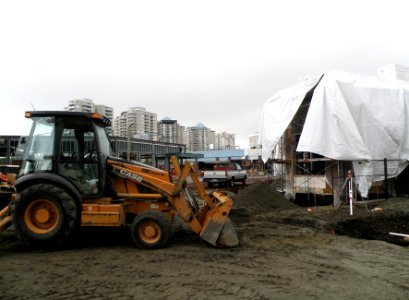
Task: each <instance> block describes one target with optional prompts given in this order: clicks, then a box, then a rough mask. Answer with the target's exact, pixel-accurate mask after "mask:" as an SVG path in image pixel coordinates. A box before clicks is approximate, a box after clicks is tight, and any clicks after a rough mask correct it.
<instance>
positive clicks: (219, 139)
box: [215, 131, 236, 150]
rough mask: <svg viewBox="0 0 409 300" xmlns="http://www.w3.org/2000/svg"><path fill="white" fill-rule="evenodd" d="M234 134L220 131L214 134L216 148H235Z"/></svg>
mask: <svg viewBox="0 0 409 300" xmlns="http://www.w3.org/2000/svg"><path fill="white" fill-rule="evenodd" d="M235 142H236V136H235V134H232V133H227V132H224V131H223V132H221V133H217V134H216V145H215V149H217V150H229V149H232V148H235Z"/></svg>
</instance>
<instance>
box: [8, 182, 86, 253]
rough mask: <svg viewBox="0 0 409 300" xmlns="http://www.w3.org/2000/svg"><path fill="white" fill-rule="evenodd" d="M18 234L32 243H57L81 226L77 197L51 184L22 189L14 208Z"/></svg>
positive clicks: (37, 244)
mask: <svg viewBox="0 0 409 300" xmlns="http://www.w3.org/2000/svg"><path fill="white" fill-rule="evenodd" d="M11 217H12V223H13V225H14V229H15V231H16V234H17V236H18V237H19V238H20V239H21V240H23V241H24V242H25V243H27V244H29V245H32V246H51V245H57V244H60V243H61V242H63V241H64V240H66V239H67V238H68V237H70V236H71V235H72V233H73V232H74V231H75V229H76V228H77V227H78V223H79V216H78V209H77V206H76V204H75V201H74V199H73V198H72V197H71V196H70V195H69V194H68V193H67V192H66V191H65V190H63V189H61V188H59V187H57V186H54V185H51V184H36V185H33V186H31V187H29V188H26V189H25V190H23V191H22V192H21V193H20V194H19V195H18V197H17V200H16V202H15V203H14V205H13V208H12V213H11Z"/></svg>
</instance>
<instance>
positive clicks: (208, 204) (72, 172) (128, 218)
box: [0, 111, 239, 249]
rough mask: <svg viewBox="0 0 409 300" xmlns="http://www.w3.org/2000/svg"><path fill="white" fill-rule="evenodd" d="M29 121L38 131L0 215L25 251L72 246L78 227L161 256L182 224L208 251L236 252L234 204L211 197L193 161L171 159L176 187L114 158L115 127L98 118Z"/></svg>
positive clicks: (37, 115)
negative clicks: (125, 234)
mask: <svg viewBox="0 0 409 300" xmlns="http://www.w3.org/2000/svg"><path fill="white" fill-rule="evenodd" d="M25 117H26V118H29V119H31V120H32V121H33V124H32V128H31V132H30V134H29V135H28V136H27V137H26V138H24V139H22V140H21V142H22V143H24V144H25V145H24V147H22V148H23V149H24V153H23V156H22V161H21V166H20V169H19V172H18V174H17V178H16V180H15V182H14V185H13V187H14V188H15V193H13V194H12V195H10V200H11V201H10V203H9V205H7V206H6V207H4V208H3V209H2V210H1V211H0V229H5V228H7V227H8V226H10V225H13V227H14V231H15V233H16V235H17V236H18V238H19V239H21V240H22V241H23V242H25V243H26V244H27V245H30V246H34V247H49V246H51V247H53V246H55V245H63V244H65V243H69V241H70V239H71V238H72V237H73V236H74V235H75V233H76V232H77V231H78V230H79V228H80V227H116V228H126V229H128V230H129V231H130V234H131V236H132V239H133V241H134V243H135V245H136V246H137V247H140V248H145V249H157V248H163V247H165V246H166V245H167V243H168V241H169V240H170V238H171V236H172V232H173V230H174V228H176V227H175V224H178V222H183V223H184V224H185V225H186V227H187V228H190V230H191V231H192V232H194V233H196V234H197V235H198V236H199V237H200V238H201V239H202V240H204V241H206V242H207V243H209V244H210V245H213V246H221V247H235V246H237V245H238V244H239V240H238V237H237V234H236V232H235V230H234V228H233V226H232V223H231V221H230V218H229V213H230V210H231V208H232V206H233V201H232V199H231V198H229V197H228V196H227V195H225V194H223V193H222V192H212V193H208V192H207V191H206V190H205V189H204V187H203V185H202V183H201V182H200V180H199V178H198V177H197V176H196V174H195V172H194V170H193V168H192V166H191V165H190V163H189V162H188V161H185V162H184V164H183V165H182V166H180V165H179V163H178V161H177V159H176V157H172V159H171V163H172V165H173V168H174V169H175V170H176V174H177V178H176V179H175V181H173V180H172V179H171V178H170V176H169V173H168V172H167V171H166V170H160V169H158V168H155V167H153V166H150V165H146V164H143V163H140V162H134V161H126V160H124V159H121V158H118V157H114V156H113V155H112V152H111V147H110V142H109V139H108V135H107V133H106V131H105V127H107V126H110V124H111V122H110V120H109V119H107V118H105V117H104V116H102V115H100V114H97V113H82V112H67V111H31V112H26V114H25ZM187 181H189V184H187ZM192 182H193V185H192V184H191V183H192ZM179 224H180V223H179Z"/></svg>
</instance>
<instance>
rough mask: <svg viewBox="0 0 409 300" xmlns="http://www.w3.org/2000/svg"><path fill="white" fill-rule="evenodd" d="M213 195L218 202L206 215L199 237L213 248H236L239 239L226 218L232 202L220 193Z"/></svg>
mask: <svg viewBox="0 0 409 300" xmlns="http://www.w3.org/2000/svg"><path fill="white" fill-rule="evenodd" d="M213 195H214V196H215V197H216V198H217V199H218V200H219V201H220V202H219V203H218V204H216V205H215V206H214V207H213V208H212V209H210V210H209V211H208V213H207V214H206V218H205V221H204V224H203V229H202V231H201V233H200V237H201V238H202V239H203V240H205V241H206V242H208V243H209V244H211V245H213V246H221V247H236V246H238V245H239V239H238V237H237V234H236V231H235V230H234V228H233V225H232V223H231V221H230V218H229V217H228V215H229V212H230V210H231V208H232V206H233V201H232V200H231V199H230V198H228V197H227V196H225V195H223V194H222V193H218V192H215V193H213Z"/></svg>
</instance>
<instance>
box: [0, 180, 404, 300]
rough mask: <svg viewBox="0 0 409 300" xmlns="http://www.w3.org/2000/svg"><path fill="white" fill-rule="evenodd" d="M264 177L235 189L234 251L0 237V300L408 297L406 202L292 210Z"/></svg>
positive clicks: (110, 235) (88, 234) (87, 235)
mask: <svg viewBox="0 0 409 300" xmlns="http://www.w3.org/2000/svg"><path fill="white" fill-rule="evenodd" d="M276 189H277V184H275V183H272V181H271V180H268V179H266V178H264V179H263V178H258V179H257V180H253V181H251V180H249V184H248V185H247V186H246V187H240V186H237V187H235V188H234V194H232V197H233V200H234V201H235V204H234V209H233V210H232V212H231V219H232V222H233V225H234V227H235V228H236V231H237V233H238V236H239V239H240V246H239V247H237V248H230V249H219V248H214V247H212V246H209V245H208V244H206V243H205V242H203V241H201V240H200V239H199V238H198V237H197V236H195V235H194V234H191V233H190V232H188V231H187V230H184V229H181V230H179V231H177V232H176V233H175V234H174V236H173V239H172V241H171V243H170V244H169V245H168V246H167V247H166V248H164V249H160V250H141V249H138V248H135V247H134V245H133V243H132V241H131V239H130V237H129V233H128V232H127V231H126V230H124V229H122V230H113V229H106V228H98V229H97V230H96V229H93V230H90V229H87V230H85V229H82V230H81V231H80V232H79V235H78V237H77V238H76V239H75V241H74V242H73V243H72V244H71V245H70V246H66V247H64V248H62V249H54V250H34V249H30V248H28V247H27V246H25V245H24V244H22V243H21V242H20V241H18V240H17V239H16V238H15V236H14V234H13V230H12V228H11V229H9V230H7V231H5V232H2V233H0V266H1V272H0V298H1V299H409V259H408V257H409V247H407V244H406V243H405V242H404V241H403V239H402V238H401V237H393V236H390V235H389V232H399V233H409V199H408V198H404V197H402V198H391V199H388V200H387V201H379V202H372V203H371V204H369V205H354V207H353V208H354V215H353V216H350V214H349V206H348V205H347V204H344V205H342V206H341V207H340V208H339V209H334V208H332V207H331V206H330V205H328V206H317V207H312V208H308V207H304V206H296V205H295V204H293V203H292V202H290V201H288V200H286V199H285V198H284V196H283V195H282V194H280V193H279V192H277V190H276Z"/></svg>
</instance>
